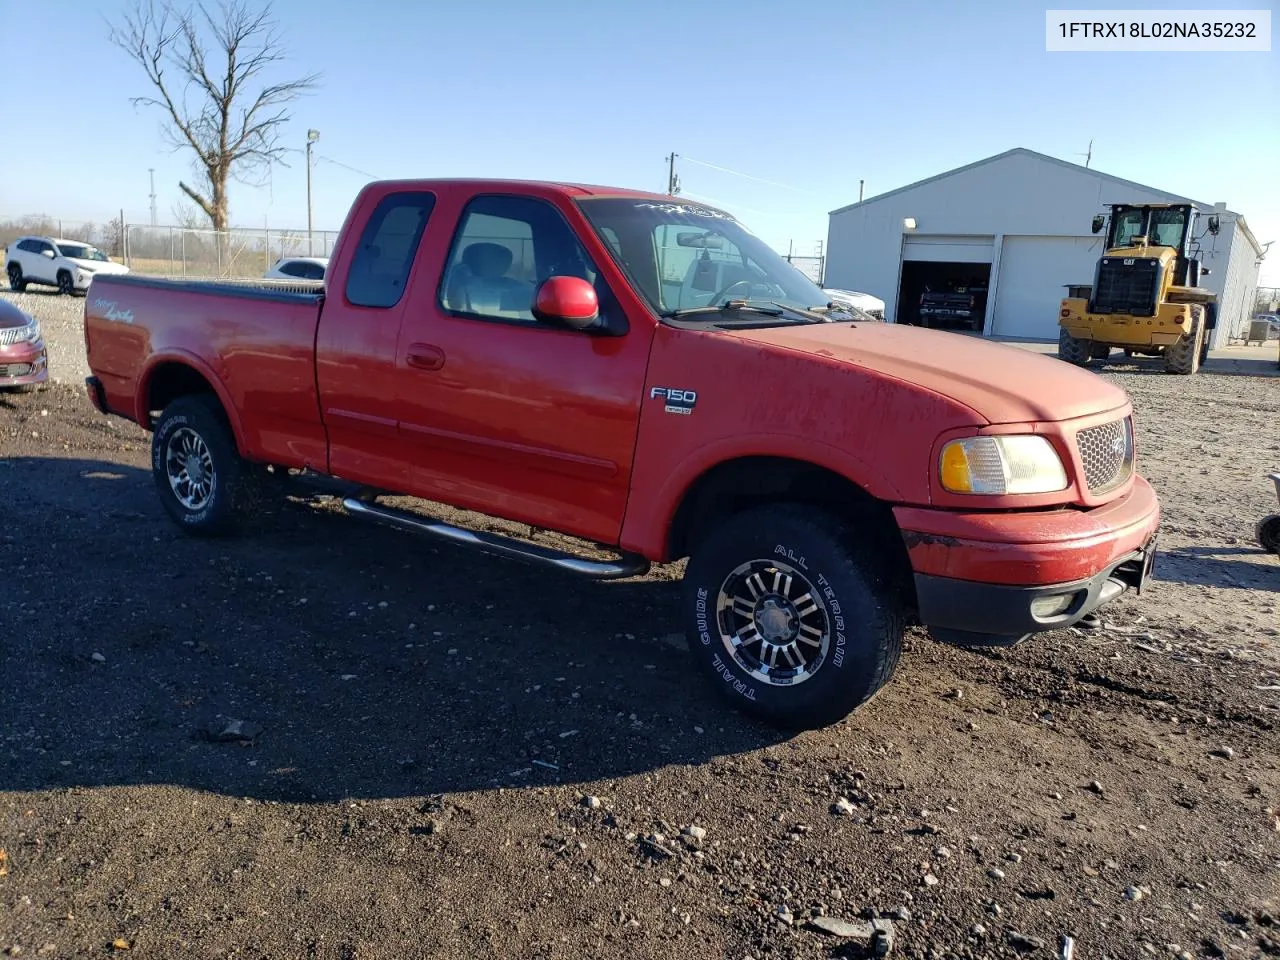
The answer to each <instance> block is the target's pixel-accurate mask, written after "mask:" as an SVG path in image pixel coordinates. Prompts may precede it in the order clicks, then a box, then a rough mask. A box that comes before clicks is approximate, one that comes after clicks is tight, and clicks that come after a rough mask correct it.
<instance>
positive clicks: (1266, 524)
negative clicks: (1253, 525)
mask: <svg viewBox="0 0 1280 960" xmlns="http://www.w3.org/2000/svg"><path fill="white" fill-rule="evenodd" d="M1257 532H1258V543H1259V544H1261V545H1262V549H1263V550H1267V551H1269V552H1271V553H1280V513H1273V514H1272V515H1271V516H1269V517H1263V518H1262V520H1260V521H1259V522H1258V531H1257Z"/></svg>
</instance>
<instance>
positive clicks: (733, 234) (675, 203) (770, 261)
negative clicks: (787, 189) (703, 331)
mask: <svg viewBox="0 0 1280 960" xmlns="http://www.w3.org/2000/svg"><path fill="white" fill-rule="evenodd" d="M578 205H579V207H580V208H581V209H582V212H583V213H584V215H585V216H586V218H587V219H588V220H589V221H590V222H591V225H592V227H593V228H594V229H595V231H596V233H597V234H599V236H600V239H601V240H602V241H603V242H604V244H605V246H607V247H608V248H609V250H610V251H611V252H612V254H613V257H614V259H615V260H616V261H617V263H618V265H619V267H621V268H622V270H623V272H624V273H626V275H627V277H628V279H630V280H631V282H632V284H633V285H634V286H635V287H636V289H638V290H639V291H640V293H641V295H642V296H643V297H644V298H645V300H647V301H648V303H649V305H650V306H651V307H652V308H653V309H654V311H655V312H657V313H658V314H659V315H660V316H666V317H669V316H672V315H673V314H675V313H677V312H680V313H683V312H685V311H691V310H697V309H698V308H712V309H711V310H708V311H707V312H706V316H707V319H708V320H712V321H714V320H715V319H716V318H715V316H714V312H715V311H714V308H715V307H718V306H722V305H724V304H725V303H728V302H729V301H731V300H732V301H749V302H751V303H757V302H758V303H761V304H770V305H773V306H777V307H790V308H793V309H795V310H803V311H812V310H813V309H814V308H819V309H821V308H825V306H826V304H827V301H828V300H829V299H830V298H829V297H827V295H826V294H824V293H823V292H822V290H821V288H819V287H818V285H817V284H815V283H814V282H813V281H812V280H810V279H809V278H808V277H806V276H805V275H804V274H803V273H801V272H800V271H799V270H797V269H796V268H795V267H793V266H792V265H791V264H789V263H788V262H787V261H786V260H784V259H783V258H782V257H781V256H779V255H778V254H777V253H775V252H774V251H773V249H772V248H770V247H769V246H768V245H767V244H765V243H764V242H763V241H762V240H760V239H759V238H757V237H755V236H752V234H751V233H749V232H748V231H747V230H746V228H745V227H743V226H742V225H741V224H740V223H739V222H738V221H737V220H735V219H734V218H733V217H731V216H730V215H729V214H727V213H724V212H723V211H721V210H716V209H715V208H714V207H707V206H703V205H701V204H696V203H688V202H685V201H682V200H675V199H672V200H671V202H669V203H668V202H663V201H659V200H644V199H637V198H634V197H632V198H618V197H605V198H601V197H590V198H584V199H581V200H579V201H578ZM757 319H758V318H757ZM804 319H805V318H803V317H796V318H795V319H794V320H793V319H788V315H785V314H782V313H781V311H778V316H777V319H776V320H775V321H774V322H776V323H789V322H796V321H797V320H798V321H801V322H803V321H804ZM812 319H813V317H812V315H810V317H809V319H808V322H812Z"/></svg>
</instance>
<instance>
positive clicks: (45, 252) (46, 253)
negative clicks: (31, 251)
mask: <svg viewBox="0 0 1280 960" xmlns="http://www.w3.org/2000/svg"><path fill="white" fill-rule="evenodd" d="M40 253H41V254H42V255H43V256H46V257H48V258H49V259H50V260H52V259H53V251H52V250H41V251H40Z"/></svg>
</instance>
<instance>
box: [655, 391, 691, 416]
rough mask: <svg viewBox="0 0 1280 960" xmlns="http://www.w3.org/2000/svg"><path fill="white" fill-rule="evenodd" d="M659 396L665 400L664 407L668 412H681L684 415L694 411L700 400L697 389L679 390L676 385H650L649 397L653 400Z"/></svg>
mask: <svg viewBox="0 0 1280 960" xmlns="http://www.w3.org/2000/svg"><path fill="white" fill-rule="evenodd" d="M658 397H661V398H662V400H663V401H664V406H663V408H662V409H663V410H665V411H666V412H667V413H679V414H683V415H684V416H688V415H689V414H691V413H693V408H694V405H695V404H697V402H698V393H697V391H696V390H678V389H676V388H675V387H650V388H649V399H650V400H653V399H656V398H658Z"/></svg>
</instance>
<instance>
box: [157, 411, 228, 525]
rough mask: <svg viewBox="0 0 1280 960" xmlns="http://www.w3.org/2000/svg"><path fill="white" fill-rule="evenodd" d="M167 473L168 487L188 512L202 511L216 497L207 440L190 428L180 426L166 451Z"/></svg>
mask: <svg viewBox="0 0 1280 960" xmlns="http://www.w3.org/2000/svg"><path fill="white" fill-rule="evenodd" d="M164 467H165V474H166V475H167V476H168V478H169V487H170V488H171V489H172V490H173V495H174V496H175V497H177V498H178V502H179V503H181V504H182V505H183V506H184V507H186V508H187V509H188V510H200V509H201V508H203V507H205V506H206V505H207V504H208V503H209V500H210V498H212V497H213V489H214V485H215V483H216V480H217V478H216V477H215V476H214V472H213V456H212V455H211V454H210V453H209V446H208V444H206V443H205V442H204V438H203V437H201V436H200V434H198V433H196V432H195V431H194V430H192V429H191V428H190V427H179V428H178V429H177V430H175V431H173V435H172V436H171V437H169V442H168V443H167V444H166V445H165V449H164Z"/></svg>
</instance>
